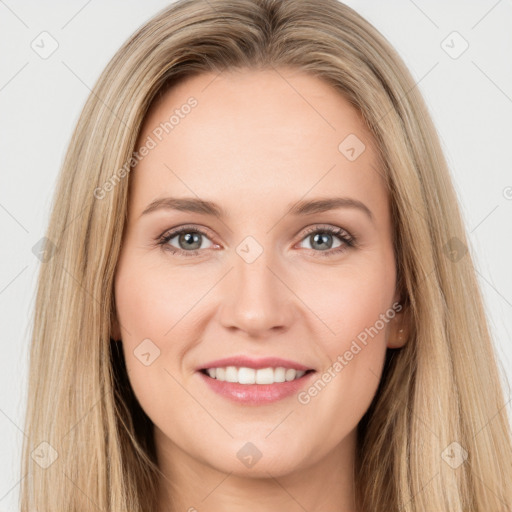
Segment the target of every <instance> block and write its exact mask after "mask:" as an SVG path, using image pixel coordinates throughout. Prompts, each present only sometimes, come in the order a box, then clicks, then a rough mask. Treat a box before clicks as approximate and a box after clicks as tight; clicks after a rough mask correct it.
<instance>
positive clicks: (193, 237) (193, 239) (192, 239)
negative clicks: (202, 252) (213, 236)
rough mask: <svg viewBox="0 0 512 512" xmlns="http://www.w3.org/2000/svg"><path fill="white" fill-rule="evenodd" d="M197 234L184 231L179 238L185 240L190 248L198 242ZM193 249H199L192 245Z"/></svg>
mask: <svg viewBox="0 0 512 512" xmlns="http://www.w3.org/2000/svg"><path fill="white" fill-rule="evenodd" d="M199 236H200V235H199V234H198V233H193V234H191V233H185V234H184V235H182V236H181V239H182V240H184V241H185V242H186V246H187V247H188V248H189V249H190V248H191V245H192V244H194V243H198V240H199ZM199 246H201V243H199ZM193 249H199V247H193Z"/></svg>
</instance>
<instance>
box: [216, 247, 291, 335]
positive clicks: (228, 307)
mask: <svg viewBox="0 0 512 512" xmlns="http://www.w3.org/2000/svg"><path fill="white" fill-rule="evenodd" d="M274 261H275V259H274V258H273V253H272V251H271V250H270V249H267V248H263V246H262V245H261V244H259V243H258V242H257V241H256V240H255V239H253V238H252V237H247V238H246V239H244V240H243V241H242V242H241V243H240V244H239V246H238V247H237V248H236V254H234V257H233V265H234V269H233V272H231V277H230V280H229V282H228V283H226V286H227V290H226V295H224V300H223V302H224V303H223V314H222V321H223V323H224V325H225V326H231V327H233V326H236V327H238V328H239V329H241V330H245V331H248V332H249V331H250V332H252V333H253V334H255V333H256V332H258V331H266V330H270V329H273V328H276V327H285V326H287V325H288V324H289V322H290V321H291V316H292V315H291V308H292V303H291V297H290V293H291V292H290V290H288V288H287V287H286V286H285V284H284V283H283V282H282V279H283V278H282V277H281V278H280V276H279V273H280V271H279V270H278V267H279V266H278V265H276V264H274V263H273V262H274ZM274 267H276V268H274ZM283 280H284V279H283Z"/></svg>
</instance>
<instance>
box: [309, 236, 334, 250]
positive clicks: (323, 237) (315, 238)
mask: <svg viewBox="0 0 512 512" xmlns="http://www.w3.org/2000/svg"><path fill="white" fill-rule="evenodd" d="M330 236H331V235H330V234H328V233H324V234H319V233H316V234H315V235H313V240H314V243H316V242H317V241H318V240H319V239H320V242H319V243H320V244H323V245H324V246H325V245H327V247H322V248H321V249H330V248H331V245H332V240H331V243H328V241H326V240H327V239H328V238H329V237H330Z"/></svg>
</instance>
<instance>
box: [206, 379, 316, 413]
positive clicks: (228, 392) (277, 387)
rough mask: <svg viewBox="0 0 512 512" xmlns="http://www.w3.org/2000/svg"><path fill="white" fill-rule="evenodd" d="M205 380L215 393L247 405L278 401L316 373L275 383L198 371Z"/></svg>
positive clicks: (293, 391)
mask: <svg viewBox="0 0 512 512" xmlns="http://www.w3.org/2000/svg"><path fill="white" fill-rule="evenodd" d="M198 373H199V375H200V376H201V378H202V379H203V381H204V382H205V383H206V385H208V386H209V387H210V389H211V390H213V391H215V393H217V394H219V395H222V396H224V397H226V398H229V399H230V400H233V401H234V402H237V403H242V404H246V405H263V404H268V403H272V402H277V401H278V400H282V399H283V398H287V397H289V396H291V395H294V394H296V393H298V392H299V391H300V389H301V388H303V387H304V386H305V385H306V383H307V382H308V381H309V378H310V377H311V376H312V375H314V374H315V372H310V373H306V374H304V375H303V376H302V377H300V378H299V379H294V380H290V381H287V382H276V383H274V384H239V383H238V382H226V381H221V380H217V379H212V378H211V377H209V376H208V375H205V374H204V373H203V372H198Z"/></svg>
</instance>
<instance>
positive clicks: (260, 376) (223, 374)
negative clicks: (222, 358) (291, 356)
mask: <svg viewBox="0 0 512 512" xmlns="http://www.w3.org/2000/svg"><path fill="white" fill-rule="evenodd" d="M206 372H207V373H208V375H209V376H210V377H211V378H212V379H217V380H221V381H225V382H237V383H239V384H274V383H276V382H285V381H286V382H289V381H291V380H295V379H300V378H301V377H302V376H303V375H304V374H305V373H306V372H305V371H303V370H294V369H293V368H283V367H281V366H279V367H277V368H260V369H258V370H255V369H254V368H246V367H245V366H242V367H240V368H238V367H236V366H227V367H225V368H208V369H207V370H206Z"/></svg>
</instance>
